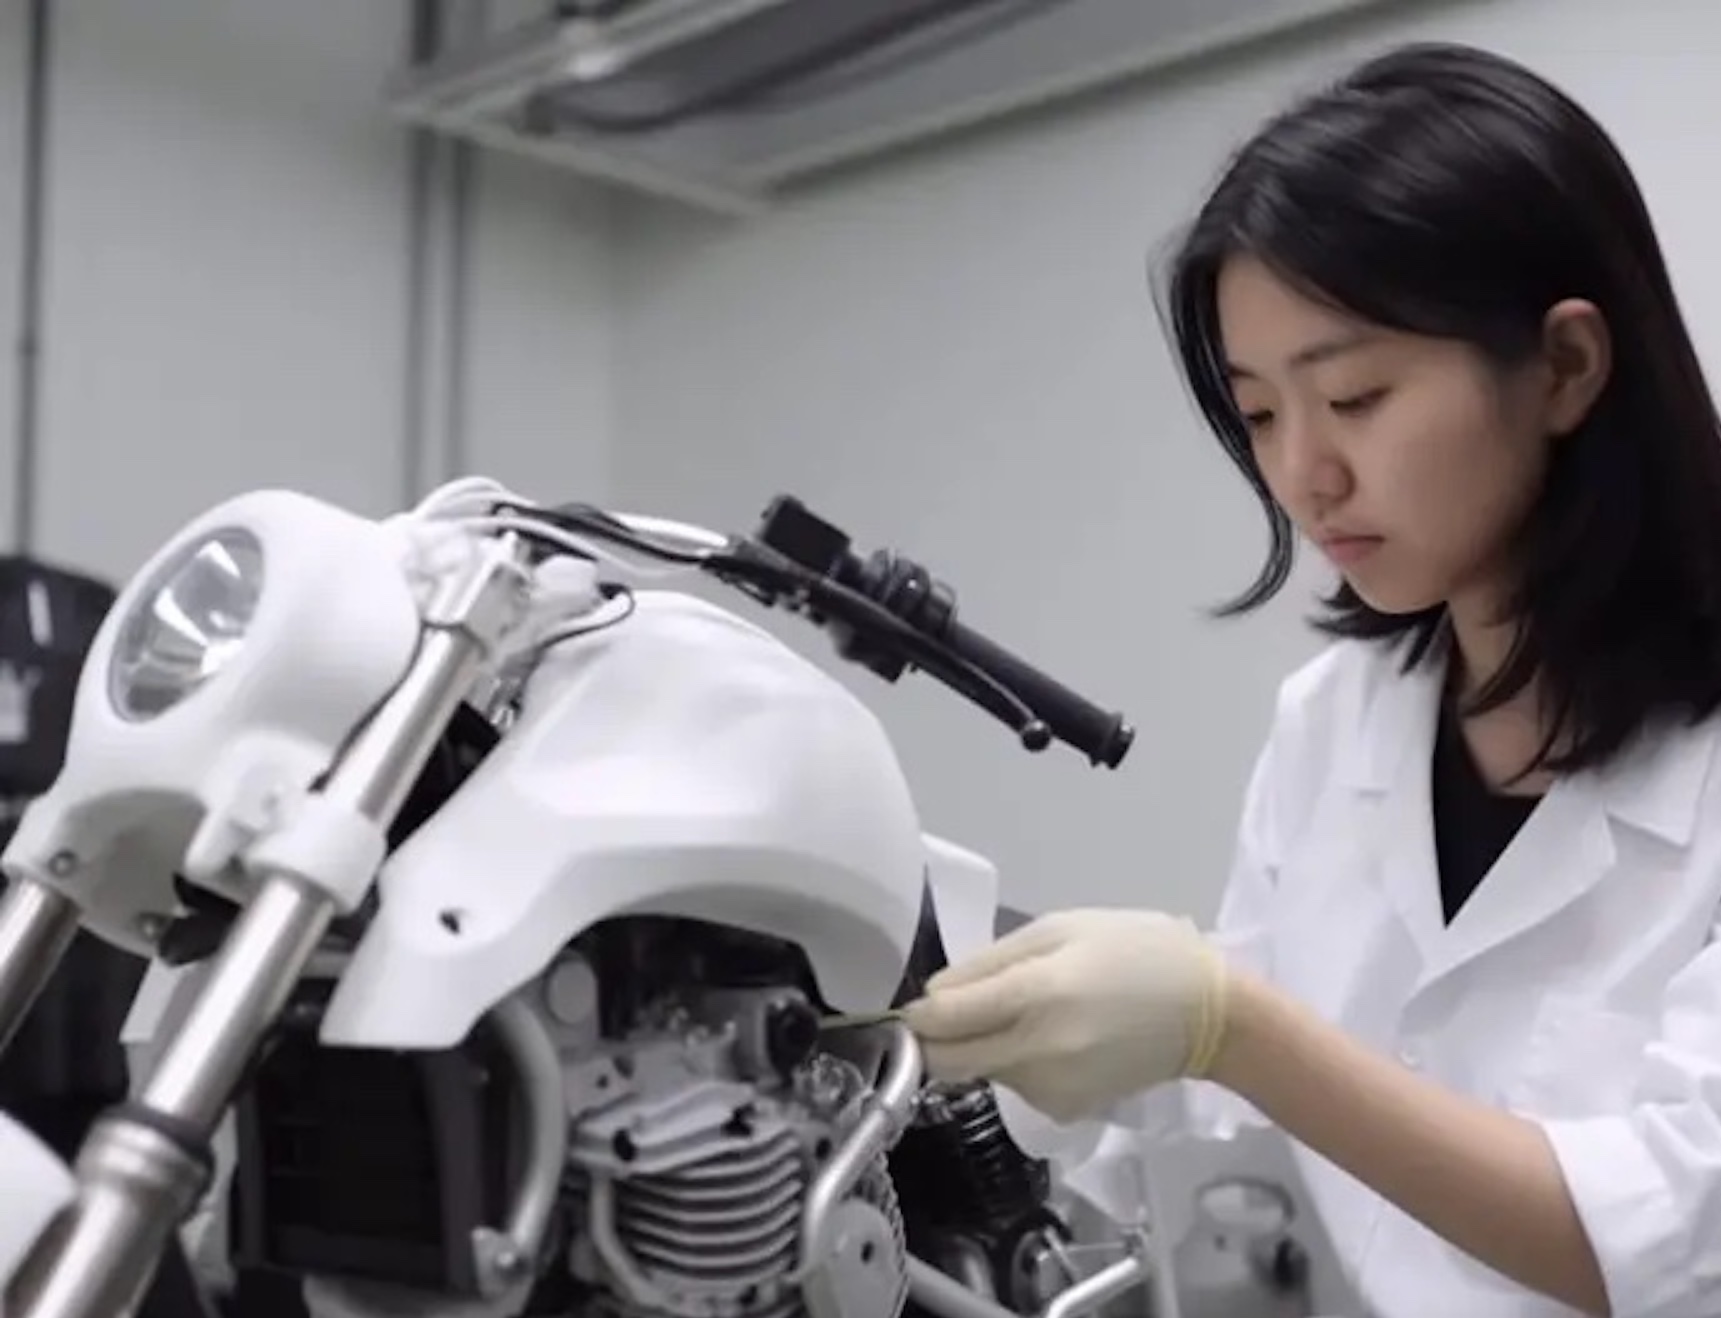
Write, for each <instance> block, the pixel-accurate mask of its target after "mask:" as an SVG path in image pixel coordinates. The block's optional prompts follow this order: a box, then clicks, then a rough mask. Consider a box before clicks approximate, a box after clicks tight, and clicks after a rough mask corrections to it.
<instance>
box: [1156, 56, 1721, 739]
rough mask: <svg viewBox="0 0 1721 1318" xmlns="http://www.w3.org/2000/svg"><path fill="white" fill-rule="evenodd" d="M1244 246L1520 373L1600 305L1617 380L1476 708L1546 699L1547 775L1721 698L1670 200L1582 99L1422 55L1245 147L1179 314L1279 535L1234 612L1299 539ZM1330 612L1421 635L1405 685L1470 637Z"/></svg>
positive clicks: (1718, 515)
mask: <svg viewBox="0 0 1721 1318" xmlns="http://www.w3.org/2000/svg"><path fill="white" fill-rule="evenodd" d="M1240 254H1248V255H1249V256H1251V257H1253V258H1254V259H1257V260H1260V261H1261V262H1262V263H1263V264H1265V265H1266V266H1267V267H1268V268H1269V269H1272V270H1273V271H1274V272H1275V273H1276V274H1278V275H1279V276H1280V277H1282V278H1285V279H1286V280H1287V281H1288V282H1291V283H1292V284H1293V285H1294V286H1296V287H1299V288H1301V289H1304V290H1306V291H1308V292H1310V293H1312V294H1313V295H1315V296H1317V297H1319V298H1320V299H1322V300H1324V301H1325V302H1326V303H1327V304H1328V305H1332V306H1335V307H1338V308H1341V309H1343V310H1345V311H1348V312H1349V313H1350V314H1352V315H1355V316H1357V317H1360V318H1361V319H1363V320H1365V321H1368V322H1371V323H1374V324H1377V325H1382V326H1385V327H1388V328H1393V329H1398V330H1402V331H1405V332H1409V333H1414V334H1420V335H1426V336H1430V337H1438V338H1444V339H1448V340H1462V341H1465V342H1467V343H1469V344H1471V345H1473V346H1475V347H1476V348H1477V349H1478V350H1479V351H1481V352H1482V353H1484V354H1485V355H1486V356H1487V357H1488V358H1489V359H1490V360H1492V361H1494V362H1496V363H1512V362H1514V361H1522V360H1524V359H1525V358H1526V356H1527V355H1528V354H1530V353H1532V352H1534V351H1535V350H1536V349H1537V348H1538V347H1539V346H1540V344H1541V340H1542V333H1543V326H1544V322H1545V316H1546V313H1547V312H1548V310H1549V309H1550V308H1552V307H1553V306H1554V305H1555V304H1556V303H1558V302H1560V301H1561V300H1563V299H1566V298H1584V299H1588V300H1590V301H1591V302H1593V303H1595V304H1596V306H1597V307H1598V308H1599V309H1600V310H1601V312H1602V314H1603V316H1604V317H1605V318H1606V320H1607V323H1608V325H1609V328H1610V332H1611V336H1612V343H1613V353H1612V369H1611V375H1610V377H1609V379H1608V381H1607V383H1606V385H1605V387H1604V389H1603V390H1602V392H1601V394H1600V395H1599V397H1598V398H1597V400H1596V402H1595V404H1594V406H1593V408H1592V409H1591V411H1590V413H1589V415H1588V416H1587V418H1586V419H1585V421H1584V422H1583V424H1582V426H1581V427H1580V428H1579V429H1578V430H1577V431H1575V432H1574V433H1572V434H1571V435H1569V436H1567V437H1565V438H1564V439H1562V441H1561V442H1560V443H1559V444H1557V445H1555V446H1554V449H1553V453H1552V457H1551V467H1550V470H1549V472H1548V477H1547V484H1546V487H1545V489H1544V491H1543V493H1542V497H1541V499H1540V501H1539V503H1538V505H1537V507H1536V509H1535V510H1534V511H1533V513H1532V514H1531V516H1530V517H1529V519H1528V523H1527V525H1526V526H1525V527H1524V528H1523V531H1522V538H1521V540H1520V542H1519V550H1520V558H1519V560H1518V561H1519V562H1520V563H1521V573H1520V575H1519V578H1518V580H1517V582H1516V586H1517V589H1516V592H1515V595H1514V597H1513V599H1512V600H1511V602H1510V609H1511V615H1512V619H1513V621H1514V624H1515V632H1516V640H1515V643H1514V646H1513V648H1512V650H1511V652H1510V654H1509V656H1508V658H1507V660H1506V662H1505V663H1504V665H1503V666H1502V668H1501V670H1500V671H1499V672H1498V673H1497V674H1495V675H1494V677H1493V678H1492V680H1490V681H1488V682H1487V683H1485V684H1484V686H1483V688H1482V689H1481V690H1480V691H1478V692H1477V693H1476V696H1475V698H1474V700H1473V701H1472V702H1470V705H1469V709H1470V711H1471V712H1481V711H1482V710H1486V709H1490V708H1496V707H1498V706H1499V705H1502V704H1504V703H1505V702H1506V701H1507V700H1509V699H1511V698H1512V697H1513V696H1514V695H1516V694H1518V693H1519V692H1520V691H1522V690H1524V689H1525V687H1526V686H1527V685H1528V684H1529V683H1530V682H1531V681H1532V680H1536V681H1537V682H1538V683H1539V684H1540V686H1541V689H1542V692H1543V694H1544V695H1545V697H1546V699H1547V701H1548V710H1549V713H1550V715H1551V718H1552V726H1551V728H1550V729H1549V730H1548V733H1547V740H1546V742H1545V743H1544V744H1543V745H1542V747H1541V748H1540V751H1539V752H1538V754H1537V755H1536V757H1535V759H1534V761H1533V762H1532V764H1530V765H1529V766H1527V767H1526V772H1528V771H1529V770H1531V769H1537V768H1541V769H1547V770H1553V771H1571V770H1576V769H1581V768H1585V767H1589V766H1592V765H1596V764H1599V763H1602V762H1604V761H1606V760H1607V759H1608V758H1609V757H1611V756H1612V755H1613V754H1614V753H1615V752H1616V751H1617V750H1619V749H1620V747H1621V746H1622V745H1624V744H1625V743H1626V742H1627V741H1628V740H1630V739H1631V738H1632V737H1633V736H1634V735H1635V734H1637V733H1638V732H1639V731H1640V730H1641V729H1642V728H1643V727H1644V726H1645V724H1646V723H1647V722H1648V721H1649V720H1651V719H1652V718H1655V717H1658V716H1660V715H1664V714H1673V715H1677V716H1680V717H1685V718H1689V719H1691V720H1693V721H1695V720H1698V719H1701V718H1704V717H1706V716H1707V715H1709V714H1710V713H1711V712H1713V711H1714V709H1715V708H1716V707H1717V706H1718V705H1721V422H1718V420H1717V416H1716V412H1715V406H1714V401H1713V399H1712V398H1711V396H1710V393H1709V390H1708V387H1707V385H1706V383H1705V381H1704V377H1703V372H1702V368H1701V366H1700V365H1699V363H1698V359H1697V353H1696V350H1695V349H1694V347H1693V345H1692V342H1691V339H1690V336H1689V334H1688V332H1687V330H1686V327H1685V324H1684V321H1683V319H1682V317H1681V314H1680V310H1679V305H1678V301H1677V299H1676V297H1675V296H1674V291H1673V285H1672V281H1671V280H1670V279H1669V277H1668V272H1667V268H1666V264H1665V262H1664V260H1663V257H1662V254H1661V249H1660V245H1659V243H1658V241H1657V238H1656V234H1655V230H1654V226H1653V224H1652V223H1651V220H1650V216H1649V211H1648V208H1647V207H1646V206H1645V204H1644V201H1643V198H1642V196H1641V195H1640V193H1639V191H1638V188H1637V185H1636V183H1635V181H1634V180H1633V178H1632V174H1631V171H1630V169H1629V167H1628V166H1627V165H1626V163H1625V161H1624V159H1623V158H1622V157H1621V155H1620V153H1619V151H1618V150H1617V148H1616V147H1615V146H1614V144H1613V143H1612V141H1611V140H1610V139H1609V137H1608V135H1607V134H1606V133H1605V132H1604V131H1603V129H1602V128H1601V127H1600V126H1599V125H1598V124H1597V123H1596V122H1595V121H1594V120H1593V119H1592V118H1591V117H1590V116H1589V115H1588V114H1587V113H1586V112H1585V111H1584V110H1583V109H1582V108H1581V107H1580V106H1578V105H1577V104H1575V103H1574V102H1573V101H1572V100H1571V99H1570V98H1569V97H1568V96H1566V95H1565V94H1564V93H1562V92H1561V91H1560V90H1558V89H1557V88H1555V87H1553V86H1551V85H1550V84H1549V83H1548V82H1547V81H1545V80H1544V79H1542V78H1541V77H1539V76H1537V75H1536V74H1534V73H1532V72H1530V71H1529V70H1528V69H1525V68H1523V67H1522V66H1520V65H1518V64H1515V63H1513V62H1512V61H1510V60H1508V59H1505V58H1503V57H1501V56H1498V55H1495V54H1491V53H1489V52H1486V51H1481V50H1476V49H1473V48H1470V47H1465V46H1457V45H1450V44H1433V43H1419V44H1415V45H1409V46H1402V47H1399V48H1397V49H1395V50H1392V51H1390V52H1388V53H1386V54H1383V55H1381V56H1378V57H1376V58H1374V59H1372V60H1370V61H1369V62H1367V63H1365V64H1363V65H1361V66H1360V67H1358V68H1356V69H1355V70H1354V71H1353V72H1351V73H1350V74H1349V75H1348V76H1346V77H1344V78H1343V79H1341V80H1340V81H1338V82H1337V83H1335V84H1333V85H1331V86H1329V87H1327V88H1326V89H1324V90H1322V91H1320V92H1317V93H1315V94H1313V95H1311V96H1309V97H1308V98H1306V99H1304V100H1303V101H1301V102H1300V103H1298V104H1296V105H1294V106H1293V107H1292V108H1290V109H1289V110H1287V111H1286V112H1284V113H1283V114H1281V115H1279V116H1278V117H1277V118H1275V119H1273V120H1271V121H1269V122H1268V124H1267V125H1266V126H1265V127H1264V128H1262V129H1261V130H1260V131H1259V132H1258V133H1257V134H1256V135H1255V136H1254V137H1253V138H1252V139H1250V140H1249V141H1248V142H1247V143H1246V144H1245V145H1244V146H1243V147H1242V148H1241V149H1240V150H1239V151H1238V152H1237V153H1236V154H1235V155H1233V157H1232V158H1231V160H1230V162H1229V163H1228V165H1227V167H1226V168H1225V170H1224V172H1223V173H1222V175H1221V177H1220V179H1219V182H1218V183H1217V185H1216V186H1215V189H1214V191H1213V192H1212V194H1211V196H1210V197H1209V199H1208V200H1207V202H1206V204H1205V205H1204V206H1203V207H1202V208H1201V210H1200V212H1199V214H1198V216H1197V218H1196V220H1195V222H1194V223H1193V225H1192V226H1191V227H1190V229H1189V231H1188V232H1187V234H1186V235H1184V237H1183V239H1182V241H1181V243H1180V244H1179V246H1178V249H1177V251H1176V253H1175V257H1174V259H1173V262H1172V265H1171V270H1170V280H1169V283H1168V285H1167V288H1166V306H1165V313H1166V317H1167V322H1168V330H1169V333H1170V334H1171V336H1172V338H1173V339H1174V342H1175V346H1176V349H1177V353H1178V356H1179V358H1180V362H1181V366H1182V369H1183V371H1184V373H1185V376H1186V379H1187V382H1188V384H1189V386H1190V389H1191V392H1192V393H1193V395H1194V399H1195V402H1196V405H1197V406H1198V407H1199V409H1200V411H1201V412H1202V414H1203V415H1204V417H1205V418H1206V420H1207V422H1208V424H1209V425H1210V426H1211V427H1212V428H1213V430H1214V431H1215V432H1216V433H1217V435H1218V437H1219V440H1220V442H1221V443H1222V444H1223V445H1224V448H1225V451H1226V453H1227V454H1228V455H1229V456H1230V458H1231V460H1232V461H1233V462H1234V463H1235V464H1236V465H1237V467H1238V468H1239V469H1240V470H1241V471H1242V473H1243V475H1244V477H1245V478H1246V479H1247V480H1248V482H1249V484H1250V485H1251V486H1252V487H1253V489H1254V491H1255V493H1256V495H1257V497H1258V498H1259V499H1260V501H1261V504H1262V507H1263V508H1264V509H1265V510H1266V514H1267V520H1268V525H1269V529H1270V534H1271V542H1270V548H1269V552H1268V555H1267V560H1266V564H1265V566H1264V567H1263V568H1262V570H1261V573H1260V575H1259V576H1258V577H1257V578H1256V580H1255V582H1254V584H1253V585H1251V586H1250V587H1249V588H1248V590H1247V591H1245V592H1244V593H1243V594H1242V595H1240V596H1239V597H1238V598H1236V599H1234V600H1232V601H1231V602H1230V603H1228V604H1226V605H1225V606H1223V607H1222V608H1221V609H1220V610H1219V613H1220V614H1221V615H1222V616H1228V615H1235V614H1238V613H1243V612H1246V611H1249V610H1253V609H1255V608H1258V607H1259V606H1260V605H1262V604H1264V603H1266V602H1267V601H1268V600H1269V599H1271V598H1272V597H1273V596H1274V595H1275V594H1277V593H1278V591H1279V590H1280V588H1281V587H1282V586H1283V585H1284V584H1285V581H1286V579H1287V577H1288V576H1289V573H1290V569H1291V563H1292V555H1293V552H1294V546H1295V536H1294V533H1293V529H1292V526H1291V523H1290V520H1289V518H1288V517H1287V516H1286V514H1285V512H1284V511H1283V509H1281V508H1280V507H1279V506H1278V505H1277V504H1276V503H1275V501H1274V500H1273V498H1272V496H1271V495H1270V494H1269V493H1268V490H1267V486H1266V483H1265V481H1264V479H1263V478H1262V475H1261V472H1260V470H1259V468H1258V467H1257V466H1256V464H1255V459H1254V456H1253V452H1252V449H1251V445H1250V437H1249V433H1248V429H1247V427H1246V426H1245V424H1244V421H1243V418H1242V417H1241V416H1240V415H1239V413H1238V409H1237V405H1236V402H1235V400H1234V398H1233V396H1232V392H1231V389H1230V387H1229V382H1228V379H1227V373H1226V366H1225V353H1224V349H1223V346H1222V343H1221V339H1220V332H1219V318H1218V313H1217V302H1216V293H1217V284H1218V278H1219V272H1220V269H1221V267H1222V265H1223V264H1224V263H1225V262H1226V261H1227V260H1228V259H1229V258H1231V257H1233V256H1236V255H1240ZM1322 604H1323V606H1324V607H1323V611H1322V613H1321V614H1320V615H1318V616H1317V618H1316V626H1317V627H1319V628H1320V629H1321V630H1322V631H1324V632H1326V633H1328V634H1330V635H1335V636H1345V637H1362V638H1370V639H1377V640H1381V641H1383V642H1392V643H1403V644H1405V645H1406V647H1407V648H1406V653H1405V661H1404V662H1405V668H1406V671H1409V670H1410V669H1411V668H1413V667H1414V666H1415V665H1417V664H1418V663H1420V662H1423V661H1424V660H1425V659H1426V658H1427V657H1428V656H1430V655H1431V654H1434V653H1437V652H1438V651H1439V650H1440V648H1441V646H1442V644H1443V642H1444V638H1445V637H1446V636H1447V625H1446V610H1445V606H1444V605H1442V606H1439V607H1435V608H1430V609H1428V610H1425V611H1422V612H1416V613H1407V614H1396V615H1394V614H1386V613H1382V612H1379V611H1377V610H1375V609H1372V608H1370V607H1369V605H1368V604H1366V603H1365V602H1364V601H1363V600H1362V599H1361V598H1360V597H1359V596H1358V595H1357V593H1356V592H1355V591H1354V590H1352V589H1351V588H1350V586H1349V585H1348V584H1345V585H1341V586H1340V587H1339V589H1338V590H1337V592H1336V593H1335V594H1333V595H1331V596H1328V597H1326V598H1325V599H1324V600H1323V601H1322ZM1556 743H1558V745H1557V746H1556Z"/></svg>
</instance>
